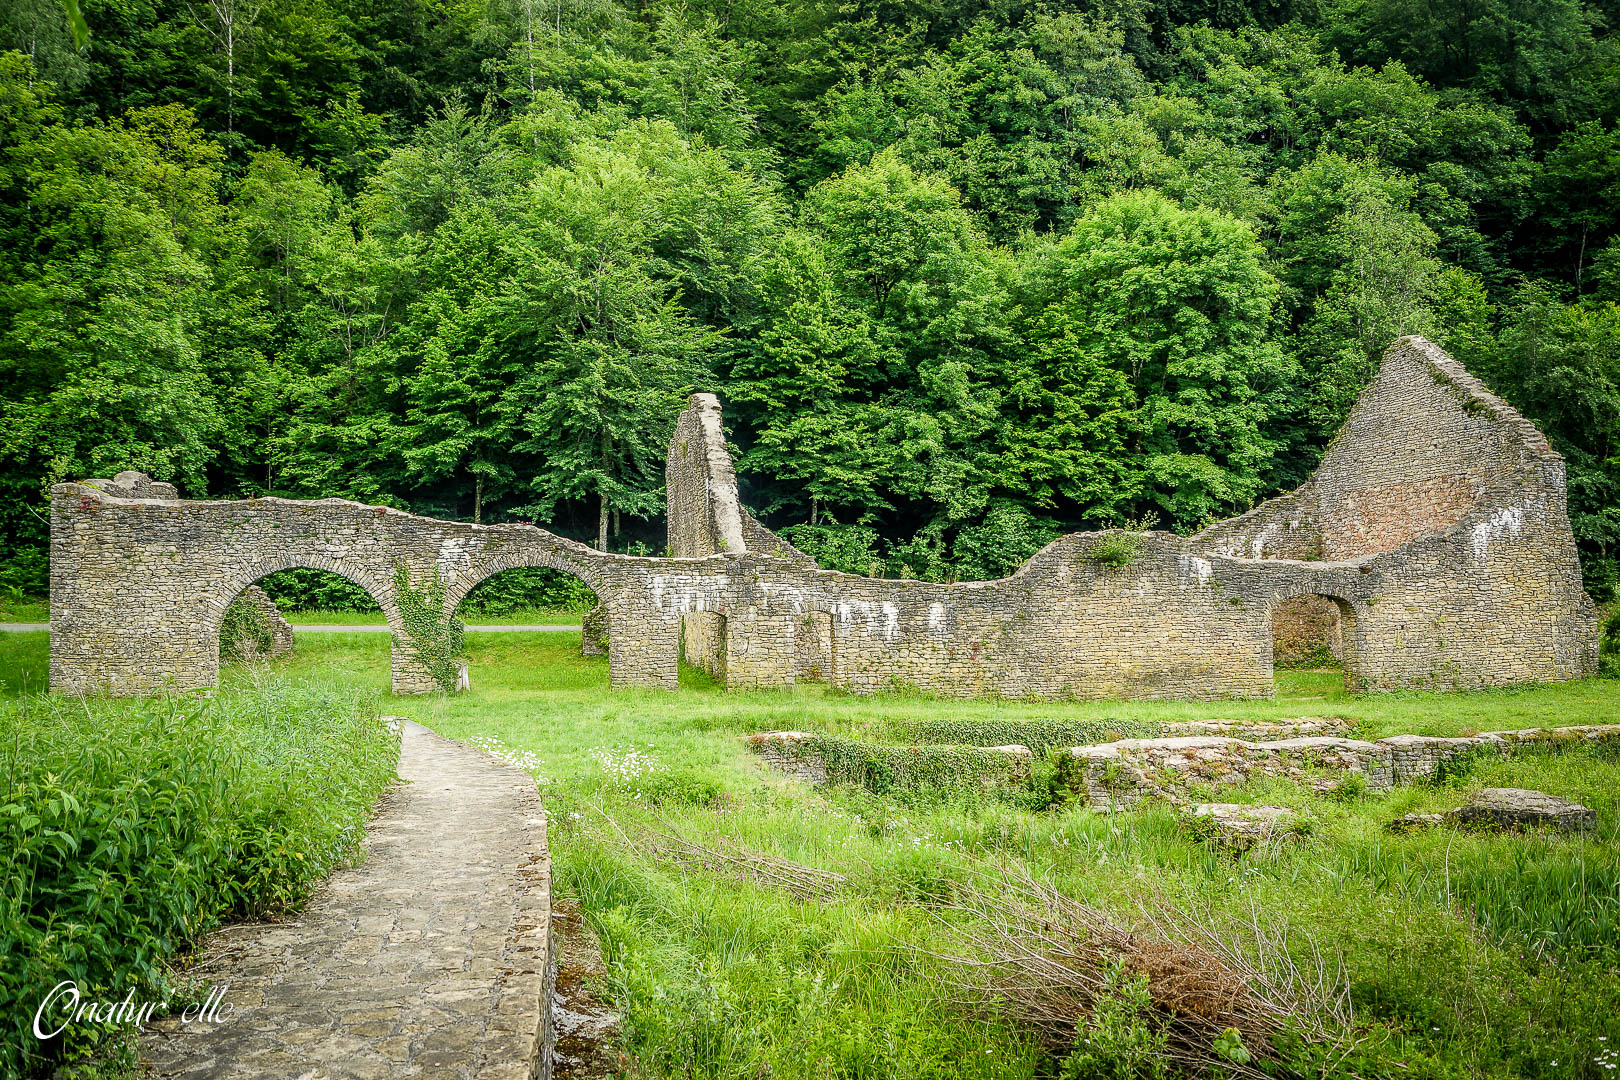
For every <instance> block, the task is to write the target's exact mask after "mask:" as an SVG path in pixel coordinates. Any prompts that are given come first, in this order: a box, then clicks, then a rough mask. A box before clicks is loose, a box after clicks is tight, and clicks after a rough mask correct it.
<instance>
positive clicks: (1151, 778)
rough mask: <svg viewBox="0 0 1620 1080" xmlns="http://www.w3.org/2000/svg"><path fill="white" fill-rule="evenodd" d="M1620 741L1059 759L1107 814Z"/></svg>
mask: <svg viewBox="0 0 1620 1080" xmlns="http://www.w3.org/2000/svg"><path fill="white" fill-rule="evenodd" d="M1611 740H1615V741H1620V724H1604V725H1590V726H1582V727H1566V728H1532V729H1526V730H1522V731H1489V732H1485V733H1484V734H1480V735H1472V736H1466V737H1462V738H1439V737H1434V736H1426V735H1395V736H1391V737H1390V738H1387V739H1379V740H1378V741H1376V742H1364V741H1362V740H1360V739H1344V738H1331V737H1307V738H1295V739H1281V740H1276V741H1269V742H1253V741H1249V740H1246V739H1238V738H1229V737H1222V736H1212V735H1211V736H1184V737H1180V738H1169V739H1124V740H1121V741H1119V742H1113V743H1105V744H1103V745H1101V746H1077V747H1075V748H1073V749H1072V750H1069V751H1067V752H1065V753H1061V754H1059V755H1058V759H1057V762H1058V781H1057V782H1058V783H1059V784H1060V785H1061V786H1063V787H1064V788H1066V789H1068V790H1069V791H1070V792H1072V793H1073V794H1074V795H1075V796H1076V797H1078V798H1083V799H1084V800H1085V801H1086V802H1087V803H1088V804H1089V805H1091V806H1092V807H1094V808H1096V809H1099V810H1107V809H1115V808H1129V807H1132V806H1135V805H1136V804H1137V803H1139V802H1141V801H1142V800H1143V799H1149V798H1163V799H1169V800H1179V799H1182V798H1184V797H1185V796H1186V795H1187V794H1188V793H1189V792H1190V790H1191V789H1192V788H1193V787H1196V786H1198V785H1209V786H1212V787H1217V788H1219V787H1228V786H1232V785H1235V784H1241V783H1243V782H1244V781H1246V780H1251V779H1255V778H1259V777H1268V776H1270V777H1279V778H1282V779H1286V780H1291V781H1294V782H1297V783H1301V784H1305V785H1307V786H1309V787H1313V788H1315V789H1317V790H1318V791H1324V792H1325V791H1331V790H1334V789H1336V788H1338V787H1339V786H1340V785H1341V784H1343V783H1345V782H1346V780H1347V778H1348V777H1349V776H1351V775H1359V776H1360V777H1361V778H1362V781H1363V782H1364V783H1365V784H1366V789H1367V790H1368V791H1372V792H1380V791H1388V790H1389V789H1390V788H1391V787H1394V786H1395V785H1398V784H1409V783H1412V782H1413V781H1415V780H1419V779H1422V778H1423V777H1427V776H1432V775H1434V773H1435V772H1436V771H1437V770H1438V769H1439V768H1440V767H1441V766H1442V765H1443V764H1444V763H1445V762H1447V761H1450V760H1451V759H1453V758H1455V757H1457V756H1458V755H1459V754H1465V753H1473V752H1484V753H1500V752H1502V751H1505V750H1507V749H1510V748H1511V747H1513V746H1515V745H1523V744H1529V743H1567V742H1579V741H1588V742H1606V741H1611Z"/></svg>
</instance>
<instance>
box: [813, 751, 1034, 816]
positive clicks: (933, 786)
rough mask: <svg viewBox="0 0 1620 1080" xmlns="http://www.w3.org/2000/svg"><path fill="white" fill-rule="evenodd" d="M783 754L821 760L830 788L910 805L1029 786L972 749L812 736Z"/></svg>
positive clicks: (1004, 758) (1012, 766)
mask: <svg viewBox="0 0 1620 1080" xmlns="http://www.w3.org/2000/svg"><path fill="white" fill-rule="evenodd" d="M784 749H785V750H786V751H787V752H789V753H794V754H799V755H804V756H814V757H818V758H820V759H821V761H822V762H823V763H824V764H825V765H826V768H827V782H828V783H830V784H847V785H849V786H851V787H858V788H864V789H865V790H867V791H870V792H872V793H873V794H875V795H888V796H891V797H895V798H901V799H904V800H906V801H909V802H915V801H919V800H921V801H944V802H959V801H961V800H963V799H969V800H971V799H974V798H978V797H982V796H983V795H985V794H986V793H987V792H989V791H998V792H1000V793H1002V794H1008V793H1012V792H1014V791H1021V790H1023V789H1024V788H1026V787H1027V786H1028V785H1027V784H1026V783H1023V779H1024V778H1023V776H1022V775H1021V773H1022V770H1021V768H1020V765H1019V763H1018V762H1016V761H1015V760H1014V759H1013V758H1011V757H1009V756H1008V755H1006V754H1002V753H997V752H995V751H992V750H986V749H984V748H982V747H977V746H928V745H920V746H918V745H913V746H880V745H874V744H872V743H864V742H858V741H856V740H854V739H848V738H844V737H843V736H840V735H816V736H814V737H812V738H809V739H806V740H804V741H802V742H801V743H798V744H796V745H791V744H790V745H788V746H786V747H784Z"/></svg>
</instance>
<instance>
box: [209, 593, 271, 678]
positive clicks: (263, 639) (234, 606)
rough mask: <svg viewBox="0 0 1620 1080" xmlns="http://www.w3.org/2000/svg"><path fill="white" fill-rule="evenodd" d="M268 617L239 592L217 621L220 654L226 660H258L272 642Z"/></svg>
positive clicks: (265, 653) (231, 661)
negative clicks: (218, 623)
mask: <svg viewBox="0 0 1620 1080" xmlns="http://www.w3.org/2000/svg"><path fill="white" fill-rule="evenodd" d="M275 642H276V638H275V632H274V630H272V629H271V626H270V617H269V616H268V615H266V614H265V613H264V610H263V609H262V608H260V607H259V605H258V604H255V603H253V602H252V601H251V600H249V599H248V598H247V596H246V595H241V596H238V597H237V598H236V599H235V600H232V601H231V606H230V607H228V608H226V609H225V618H224V619H223V620H222V621H221V622H220V625H219V658H220V660H222V661H224V662H226V663H238V662H241V661H243V660H257V659H258V658H259V657H261V656H266V655H268V654H269V652H270V650H271V648H273V647H274V646H275Z"/></svg>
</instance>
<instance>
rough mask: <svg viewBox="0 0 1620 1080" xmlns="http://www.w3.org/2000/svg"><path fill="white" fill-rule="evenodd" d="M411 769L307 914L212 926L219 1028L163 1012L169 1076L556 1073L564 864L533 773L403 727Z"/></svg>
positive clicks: (162, 1072) (147, 1038)
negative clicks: (555, 851)
mask: <svg viewBox="0 0 1620 1080" xmlns="http://www.w3.org/2000/svg"><path fill="white" fill-rule="evenodd" d="M401 736H402V745H401V750H400V761H399V775H400V778H401V779H402V780H405V781H408V783H404V784H401V785H398V786H397V787H396V788H395V789H393V790H392V791H390V792H389V793H388V794H387V795H385V796H384V797H383V801H382V802H381V804H380V805H379V809H378V811H377V814H376V816H375V817H374V818H373V820H372V822H371V824H370V827H369V828H368V830H367V835H366V841H365V847H366V856H365V859H364V861H362V862H361V863H360V865H358V866H356V867H354V868H352V869H347V870H340V871H338V872H337V873H335V874H333V875H332V877H331V878H330V879H329V880H328V881H327V882H326V883H325V884H324V885H323V886H322V887H321V888H320V890H319V891H318V892H317V893H316V894H315V896H314V897H312V898H311V900H310V902H309V903H308V905H306V907H305V908H304V909H303V911H302V912H301V913H300V914H299V915H298V917H297V918H295V919H293V920H291V921H289V922H284V923H275V924H264V923H257V924H244V925H239V926H232V927H228V928H226V929H224V930H222V931H220V932H219V933H217V934H215V935H213V936H212V937H211V938H210V939H209V941H208V943H207V945H206V948H205V950H204V952H203V959H202V961H201V962H200V963H199V965H198V967H197V968H196V969H194V970H195V971H196V972H197V973H198V974H200V975H201V976H202V977H204V978H208V979H211V980H212V981H213V982H214V983H215V984H216V985H223V986H227V987H228V988H227V989H226V991H225V994H224V999H223V1000H224V1003H225V1004H224V1006H223V1007H221V1008H220V1009H219V1010H218V1013H219V1021H218V1022H217V1023H209V1022H199V1021H193V1022H191V1023H189V1024H188V1023H183V1022H182V1021H181V1019H180V1018H179V1017H171V1018H169V1019H167V1020H163V1021H157V1022H154V1023H153V1024H152V1025H151V1026H150V1027H149V1028H148V1029H147V1030H146V1032H145V1033H143V1035H142V1036H141V1043H140V1050H141V1058H142V1060H143V1062H145V1063H147V1064H148V1065H149V1067H150V1068H151V1070H152V1073H153V1075H155V1076H159V1077H184V1078H186V1080H201V1078H204V1077H209V1078H214V1077H218V1078H221V1080H249V1078H260V1077H262V1078H266V1080H268V1078H271V1077H274V1078H275V1080H340V1078H355V1080H365V1078H373V1077H447V1078H448V1077H454V1078H458V1080H472V1078H475V1077H476V1078H485V1080H497V1078H498V1080H530V1078H533V1077H545V1076H547V1075H548V1074H549V1060H548V1059H549V1049H550V1009H549V1002H550V984H549V969H550V965H551V953H550V925H551V863H550V856H549V853H548V849H547V847H546V830H545V816H544V812H543V810H542V809H541V806H540V798H539V795H538V793H537V792H536V790H535V785H534V779H533V777H531V776H530V775H529V774H528V773H526V772H524V771H522V770H520V769H517V768H514V767H512V766H509V765H506V764H504V763H502V762H500V761H498V760H497V759H495V758H493V757H491V756H489V755H488V754H485V753H483V752H482V751H479V750H474V749H472V748H470V747H467V746H463V745H462V744H460V743H457V742H452V741H450V740H449V739H444V738H440V737H439V736H437V735H435V734H433V733H432V732H430V731H429V730H428V729H426V728H424V727H421V726H419V725H417V724H414V723H410V722H408V721H407V722H405V723H404V730H403V731H402V733H401Z"/></svg>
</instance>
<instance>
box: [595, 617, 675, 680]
mask: <svg viewBox="0 0 1620 1080" xmlns="http://www.w3.org/2000/svg"><path fill="white" fill-rule="evenodd" d="M680 635H681V619H680V616H679V615H667V614H665V613H663V612H661V611H647V610H636V611H633V612H631V613H629V614H621V613H617V612H615V613H613V614H611V615H609V616H608V684H609V685H610V686H612V687H613V688H614V689H621V688H624V687H645V688H647V689H652V690H676V689H679V687H680Z"/></svg>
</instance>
